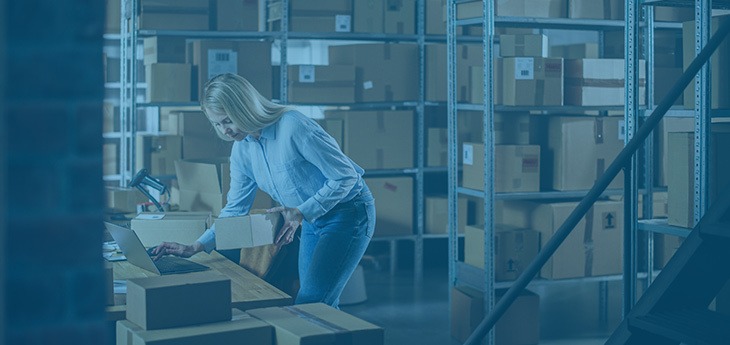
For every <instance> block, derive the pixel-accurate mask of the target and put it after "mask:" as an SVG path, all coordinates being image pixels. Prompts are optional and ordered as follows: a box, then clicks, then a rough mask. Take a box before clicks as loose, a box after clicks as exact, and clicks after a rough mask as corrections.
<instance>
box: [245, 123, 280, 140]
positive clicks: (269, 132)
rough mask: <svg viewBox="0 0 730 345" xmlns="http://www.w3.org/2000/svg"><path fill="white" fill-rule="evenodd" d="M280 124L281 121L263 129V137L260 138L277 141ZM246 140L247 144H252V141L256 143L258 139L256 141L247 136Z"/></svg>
mask: <svg viewBox="0 0 730 345" xmlns="http://www.w3.org/2000/svg"><path fill="white" fill-rule="evenodd" d="M278 123H279V121H276V122H274V123H272V124H270V125H268V126H266V127H264V128H262V129H261V135H260V136H259V138H264V139H266V140H274V139H276V126H277V124H278ZM244 140H245V141H247V142H250V141H254V140H256V139H254V138H253V137H252V136H250V135H247V136H246V138H245V139H244Z"/></svg>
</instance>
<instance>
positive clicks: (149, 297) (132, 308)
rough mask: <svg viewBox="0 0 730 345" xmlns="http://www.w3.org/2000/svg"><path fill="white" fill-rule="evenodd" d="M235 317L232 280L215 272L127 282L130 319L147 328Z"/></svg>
mask: <svg viewBox="0 0 730 345" xmlns="http://www.w3.org/2000/svg"><path fill="white" fill-rule="evenodd" d="M230 319H231V279H230V278H228V277H226V276H224V275H222V274H220V273H218V272H214V271H205V272H195V273H188V274H173V275H166V276H154V277H146V278H135V279H129V280H128V281H127V320H129V321H131V322H133V323H135V324H136V325H138V326H140V327H142V329H145V330H152V329H163V328H172V327H182V326H190V325H197V324H201V323H210V322H220V321H227V320H230Z"/></svg>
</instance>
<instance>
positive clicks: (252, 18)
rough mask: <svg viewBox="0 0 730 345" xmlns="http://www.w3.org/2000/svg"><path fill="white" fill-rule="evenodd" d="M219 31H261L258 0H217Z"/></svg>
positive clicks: (216, 19) (217, 24)
mask: <svg viewBox="0 0 730 345" xmlns="http://www.w3.org/2000/svg"><path fill="white" fill-rule="evenodd" d="M216 7H217V8H216V17H215V22H216V28H217V30H218V31H260V29H263V26H262V25H261V23H259V1H258V0H216Z"/></svg>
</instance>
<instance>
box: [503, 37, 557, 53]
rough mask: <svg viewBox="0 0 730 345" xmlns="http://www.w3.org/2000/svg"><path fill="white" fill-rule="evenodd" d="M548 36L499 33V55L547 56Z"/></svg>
mask: <svg viewBox="0 0 730 345" xmlns="http://www.w3.org/2000/svg"><path fill="white" fill-rule="evenodd" d="M548 46H549V45H548V37H547V36H545V35H532V34H531V35H500V36H499V55H500V56H501V57H528V56H532V57H548Z"/></svg>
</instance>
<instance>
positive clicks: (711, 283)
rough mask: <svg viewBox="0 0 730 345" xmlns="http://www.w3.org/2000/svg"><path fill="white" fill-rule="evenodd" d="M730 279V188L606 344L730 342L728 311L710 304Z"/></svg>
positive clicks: (660, 344) (709, 211) (729, 316)
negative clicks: (722, 311) (719, 310)
mask: <svg viewBox="0 0 730 345" xmlns="http://www.w3.org/2000/svg"><path fill="white" fill-rule="evenodd" d="M728 280H730V188H726V189H725V191H724V192H723V193H722V194H721V195H720V197H719V199H718V200H716V201H715V202H714V203H713V205H712V207H711V208H710V209H709V210H708V211H707V213H706V214H705V216H704V217H703V218H702V219H701V220H700V222H699V223H698V224H697V226H695V228H694V229H693V230H692V232H691V233H690V235H689V236H688V237H687V238H686V239H685V240H684V242H683V243H682V245H681V246H680V247H679V249H678V250H677V252H676V253H675V254H674V256H673V257H672V258H671V260H669V262H668V263H667V265H666V266H665V267H664V269H663V270H662V272H661V273H660V274H659V276H657V278H656V280H655V281H654V282H653V283H652V284H651V285H650V286H649V288H648V289H647V290H646V292H645V293H644V295H642V296H641V298H640V299H639V301H638V302H637V303H636V305H635V306H634V307H633V309H631V311H630V312H629V315H628V316H627V317H626V318H625V319H624V320H623V322H622V323H621V324H620V325H619V327H618V328H617V329H616V330H615V331H614V333H613V334H612V335H611V337H610V338H609V339H608V341H607V342H606V344H610V345H614V344H627V345H628V344H636V345H638V344H651V345H654V344H656V345H663V344H680V343H682V344H690V345H694V344H708V345H709V344H730V315H724V314H720V313H718V312H715V311H711V310H709V309H708V306H709V304H710V302H712V300H713V299H714V298H715V296H717V294H718V293H719V292H720V289H722V287H723V286H724V285H725V284H726V283H727V281H728Z"/></svg>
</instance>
